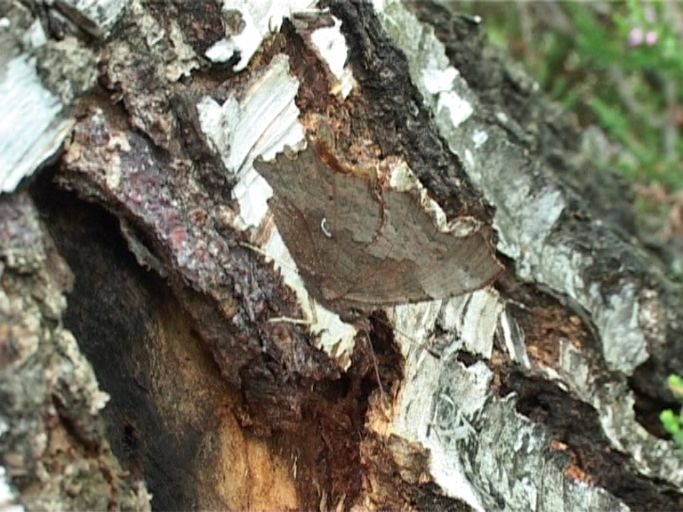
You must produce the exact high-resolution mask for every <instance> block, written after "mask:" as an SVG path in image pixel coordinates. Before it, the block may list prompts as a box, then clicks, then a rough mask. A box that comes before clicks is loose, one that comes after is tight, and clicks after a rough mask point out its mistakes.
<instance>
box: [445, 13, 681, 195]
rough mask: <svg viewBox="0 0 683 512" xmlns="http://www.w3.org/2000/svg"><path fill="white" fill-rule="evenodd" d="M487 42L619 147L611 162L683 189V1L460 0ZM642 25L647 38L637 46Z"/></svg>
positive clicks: (638, 176) (645, 179)
mask: <svg viewBox="0 0 683 512" xmlns="http://www.w3.org/2000/svg"><path fill="white" fill-rule="evenodd" d="M456 7H457V9H458V10H464V11H466V12H468V13H470V14H478V15H480V16H482V18H483V19H484V23H485V24H486V32H487V33H488V35H489V39H490V41H491V42H492V43H493V44H495V45H498V46H500V47H503V48H506V49H508V50H509V51H511V53H512V54H513V56H514V57H515V58H516V59H517V60H521V61H522V62H524V63H525V65H526V67H527V70H528V71H529V72H530V74H531V75H532V76H534V77H535V78H536V80H537V81H538V82H539V84H540V86H541V87H542V88H543V89H544V90H545V91H546V92H547V93H548V94H549V95H550V96H551V97H552V98H554V99H555V100H556V101H557V102H559V103H561V104H562V105H564V107H565V108H566V109H567V110H568V111H569V112H572V113H574V114H575V115H576V119H577V120H578V122H579V123H580V124H581V125H583V126H587V125H590V124H597V125H598V126H600V127H601V128H602V129H603V130H604V131H605V132H606V133H607V134H608V135H609V136H610V137H611V138H612V139H613V140H615V141H617V142H619V143H620V144H621V149H620V151H619V155H618V156H617V157H616V158H615V161H611V162H606V164H607V165H610V166H612V167H614V166H616V167H618V168H619V169H621V170H622V171H623V172H624V174H626V175H627V176H629V177H630V178H631V179H633V180H635V181H637V182H640V183H648V184H649V183H652V182H657V183H660V184H662V185H664V186H665V187H666V189H667V190H669V191H675V190H679V189H682V188H683V168H682V165H681V156H682V155H683V138H682V137H681V134H680V131H681V129H683V107H682V106H681V100H682V97H681V96H682V95H681V88H680V85H681V84H683V2H678V1H675V0H674V1H669V2H646V1H644V0H627V1H619V2H578V1H575V2H541V1H538V2H529V1H519V0H518V1H509V2H491V1H466V2H458V3H457V4H456ZM638 31H640V33H641V34H642V36H643V38H644V37H645V35H647V34H650V35H649V38H651V39H650V42H651V41H652V39H654V38H656V41H654V43H653V44H648V42H646V41H644V40H643V41H641V43H640V44H637V45H636V44H633V43H634V42H635V41H636V40H637V38H636V37H635V36H637V35H638V33H639V32H638Z"/></svg>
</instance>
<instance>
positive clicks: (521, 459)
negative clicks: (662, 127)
mask: <svg viewBox="0 0 683 512" xmlns="http://www.w3.org/2000/svg"><path fill="white" fill-rule="evenodd" d="M313 4H315V2H313V1H310V2H309V1H305V0H288V1H287V2H283V1H272V2H268V1H267V0H259V1H256V0H251V1H246V0H243V1H229V0H224V1H223V2H219V1H218V0H203V1H198V2H192V3H186V2H184V1H182V0H176V1H168V2H157V1H151V0H150V1H146V2H145V1H142V0H105V1H102V2H97V3H93V2H89V1H85V0H62V1H56V2H53V3H50V4H49V5H48V3H47V2H46V3H42V2H37V1H36V2H30V1H26V2H18V1H12V0H0V6H2V12H5V14H3V15H2V16H4V17H2V18H1V19H0V23H1V24H2V28H1V29H0V30H2V31H3V32H0V34H1V35H2V38H0V48H1V49H2V51H1V52H0V66H1V68H0V69H2V70H3V71H2V73H0V91H2V94H1V96H2V98H3V101H2V102H1V105H0V109H4V112H3V113H4V116H3V117H2V119H3V121H2V122H1V123H0V147H3V148H4V149H3V151H2V153H3V154H2V156H0V166H1V167H0V184H1V185H2V190H3V191H4V194H3V195H2V196H1V197H0V210H2V214H1V215H0V239H1V240H2V246H1V248H0V275H1V276H2V288H1V290H2V294H0V315H1V318H2V324H0V364H1V366H0V372H1V373H0V390H1V395H0V396H2V402H1V403H0V455H1V457H2V464H3V465H4V468H5V469H4V478H5V480H6V481H7V482H8V484H9V486H10V487H8V488H7V491H2V492H3V493H5V494H0V504H3V503H7V504H12V503H14V502H20V503H23V504H24V505H26V506H27V507H28V508H31V509H34V508H35V509H43V508H68V509H104V508H111V507H114V508H132V509H136V510H137V509H146V508H149V506H150V503H151V506H152V507H154V508H157V509H162V510H165V509H176V510H178V509H189V508H200V509H250V510H266V509H320V510H329V509H338V510H346V509H352V508H355V509H357V510H364V509H369V510H374V509H379V508H383V509H392V510H393V509H406V510H409V509H416V510H441V509H448V510H461V509H462V510H470V509H475V510H502V509H510V510H553V511H555V510H560V509H567V510H629V509H631V510H680V509H682V508H683V493H682V491H681V489H682V486H683V460H682V459H680V458H679V457H677V456H676V455H675V454H674V446H673V444H672V443H671V442H670V441H668V440H667V439H666V437H665V436H664V435H663V432H662V431H661V427H660V426H659V423H658V414H659V411H660V410H661V409H662V408H664V407H666V406H667V405H669V404H670V402H671V400H672V398H671V396H670V395H669V394H668V391H667V389H666V386H665V379H666V376H667V375H668V374H669V373H675V372H678V373H683V347H682V344H683V341H682V340H683V324H682V323H681V321H682V318H681V308H680V299H679V297H680V294H681V289H680V285H679V284H678V283H672V282H670V281H668V280H667V279H666V278H665V277H664V273H663V272H662V271H661V270H660V264H659V262H658V261H657V260H655V259H654V257H653V256H651V255H649V254H648V253H646V252H645V251H644V250H643V249H642V248H641V247H640V245H639V242H638V240H637V239H636V237H635V235H634V229H633V222H632V219H631V214H630V210H629V205H628V203H627V201H626V200H625V197H626V196H627V194H624V190H625V187H624V185H623V184H622V183H620V182H619V181H618V179H617V178H616V177H615V176H612V175H610V174H606V173H599V172H597V171H596V170H595V169H593V168H592V166H591V164H590V159H591V156H590V155H587V154H585V152H582V150H581V148H582V145H581V138H580V136H579V135H577V134H576V133H575V132H573V131H572V130H571V129H570V127H569V126H568V124H567V123H566V121H564V120H563V118H562V116H561V114H560V112H559V110H558V109H557V107H556V106H554V105H552V104H550V103H549V102H547V101H546V100H545V99H544V98H543V97H542V95H541V94H540V93H539V92H538V90H537V89H538V87H537V85H536V84H534V83H533V82H532V81H531V80H529V79H528V78H526V76H525V75H524V74H523V73H522V72H520V71H519V70H517V69H516V68H515V67H514V66H513V65H512V64H510V63H508V62H506V61H505V60H504V59H503V58H501V57H500V56H499V55H498V54H496V53H495V52H493V51H491V50H490V49H489V48H487V47H486V46H485V44H484V42H483V40H484V35H483V28H482V27H481V24H480V21H479V20H477V19H473V18H468V17H465V16H460V15H457V14H454V11H452V10H451V8H450V7H448V6H443V5H441V4H437V3H431V2H418V3H416V4H414V5H404V4H401V3H399V2H397V1H393V0H387V1H385V2H379V1H378V2H375V5H374V6H373V5H370V4H364V3H355V2H347V1H342V2H334V1H331V2H324V5H323V6H322V7H324V9H322V10H320V9H312V7H313ZM38 169H40V172H34V171H36V170H38ZM581 171H583V172H581ZM32 173H33V176H30V175H31V174H32ZM29 176H30V177H29ZM22 178H24V179H23V181H22V182H21V184H20V185H18V183H19V181H20V180H21V179H22ZM65 298H66V301H65ZM67 302H68V306H67ZM105 403H106V406H105ZM150 493H151V497H150ZM150 500H151V502H150Z"/></svg>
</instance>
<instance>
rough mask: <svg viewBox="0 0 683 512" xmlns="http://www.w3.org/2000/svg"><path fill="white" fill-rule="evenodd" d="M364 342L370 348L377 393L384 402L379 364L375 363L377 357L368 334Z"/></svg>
mask: <svg viewBox="0 0 683 512" xmlns="http://www.w3.org/2000/svg"><path fill="white" fill-rule="evenodd" d="M365 342H366V343H367V344H368V347H369V348H370V357H371V358H372V366H373V367H374V368H375V378H377V385H378V387H379V393H380V395H381V397H382V403H383V404H384V403H386V395H385V394H384V387H383V386H382V379H381V377H380V375H379V365H378V364H377V357H376V356H375V349H374V348H373V346H372V342H371V341H370V336H368V335H367V334H366V335H365Z"/></svg>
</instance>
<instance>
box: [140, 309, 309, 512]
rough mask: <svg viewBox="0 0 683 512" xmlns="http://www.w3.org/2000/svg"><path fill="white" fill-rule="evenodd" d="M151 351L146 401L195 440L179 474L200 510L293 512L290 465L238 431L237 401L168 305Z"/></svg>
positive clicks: (186, 321) (184, 317)
mask: <svg viewBox="0 0 683 512" xmlns="http://www.w3.org/2000/svg"><path fill="white" fill-rule="evenodd" d="M156 328H157V340H158V345H157V346H156V347H155V349H156V350H155V355H154V361H153V368H152V372H153V375H154V378H153V379H152V383H153V386H152V389H151V390H150V392H151V393H152V394H153V395H154V400H155V402H156V403H157V404H158V407H159V409H160V412H161V413H162V417H163V419H164V421H165V422H166V423H167V425H168V427H169V430H170V431H172V432H187V431H188V430H192V431H195V432H199V435H200V441H199V445H198V446H199V447H198V449H197V452H196V454H195V457H194V460H192V461H190V462H189V464H188V467H187V471H188V472H189V473H190V474H193V475H194V476H193V480H194V482H195V483H196V496H197V497H198V500H199V502H198V503H197V505H198V507H199V508H201V509H216V510H218V509H230V510H274V509H277V510H286V509H296V508H300V505H301V503H300V501H299V498H298V493H297V488H296V485H295V478H294V474H293V472H292V464H291V461H290V459H289V457H288V456H287V454H286V453H277V452H276V451H275V450H274V449H273V447H272V445H271V444H270V443H269V442H268V441H267V440H264V439H259V438H257V437H255V436H252V435H249V434H248V433H247V432H245V430H244V429H243V428H242V426H241V425H240V422H239V421H238V414H237V409H236V407H237V406H238V404H239V400H240V394H239V393H238V392H236V390H234V389H232V388H231V387H230V386H229V385H228V384H226V383H225V381H224V380H223V379H222V377H221V375H220V373H219V370H218V368H217V366H216V364H215V362H214V361H213V358H212V356H211V354H210V353H209V352H208V351H207V350H206V348H205V346H204V344H203V342H202V340H200V339H199V338H198V337H197V336H196V335H195V334H194V329H193V323H192V321H191V319H189V317H188V316H187V315H185V314H184V313H183V312H182V310H181V309H180V307H179V305H178V304H177V303H176V302H175V301H174V300H169V301H167V302H166V304H164V306H162V308H161V309H160V311H159V315H158V317H157V319H156Z"/></svg>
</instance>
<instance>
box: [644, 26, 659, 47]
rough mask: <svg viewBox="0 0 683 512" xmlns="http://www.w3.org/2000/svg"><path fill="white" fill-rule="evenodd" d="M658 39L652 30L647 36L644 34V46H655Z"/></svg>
mask: <svg viewBox="0 0 683 512" xmlns="http://www.w3.org/2000/svg"><path fill="white" fill-rule="evenodd" d="M658 39H659V34H657V32H655V31H654V30H650V31H649V32H648V33H647V34H645V44H646V45H648V46H654V45H655V44H657V40H658Z"/></svg>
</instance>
